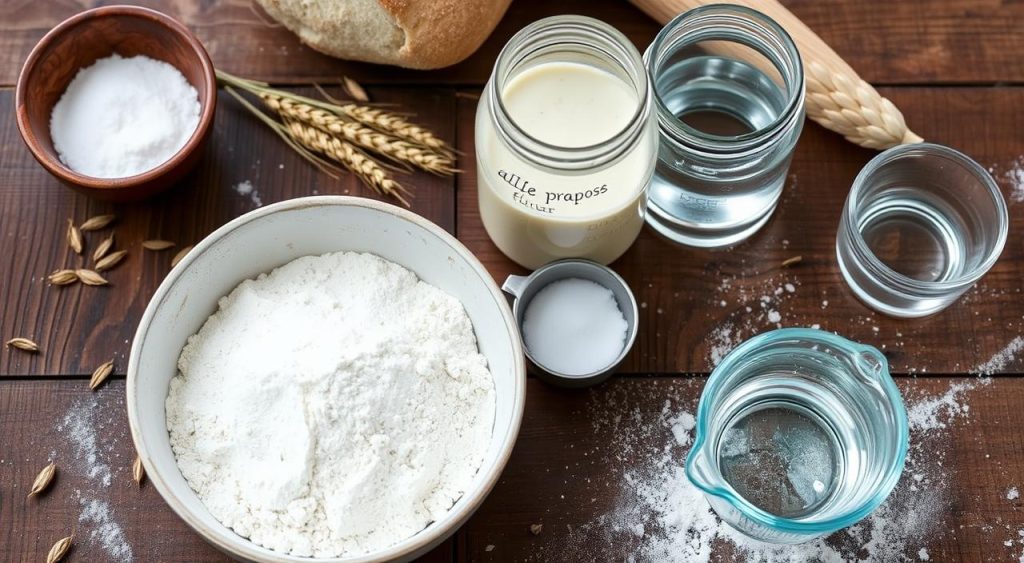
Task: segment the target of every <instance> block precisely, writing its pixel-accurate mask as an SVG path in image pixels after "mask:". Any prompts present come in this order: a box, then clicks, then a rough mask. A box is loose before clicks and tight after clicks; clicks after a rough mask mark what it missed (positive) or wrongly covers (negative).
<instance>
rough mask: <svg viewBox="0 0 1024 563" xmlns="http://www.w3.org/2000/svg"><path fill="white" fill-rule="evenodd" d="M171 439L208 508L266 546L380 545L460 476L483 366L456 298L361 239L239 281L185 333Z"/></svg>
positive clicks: (480, 439) (486, 428)
mask: <svg viewBox="0 0 1024 563" xmlns="http://www.w3.org/2000/svg"><path fill="white" fill-rule="evenodd" d="M178 368H179V370H180V373H179V374H178V376H177V377H175V378H174V379H173V380H172V381H171V386H170V393H169V395H168V397H167V426H168V429H169V431H170V437H171V448H172V449H173V450H174V454H175V456H176V457H177V460H178V466H179V467H180V468H181V472H182V474H183V475H184V476H185V479H186V480H187V481H188V483H189V484H190V485H191V486H192V488H193V489H194V490H195V491H196V493H198V495H199V498H201V499H202V501H203V503H204V504H205V505H206V507H207V508H208V509H209V510H210V512H211V513H212V514H213V515H214V516H215V517H216V518H217V519H218V520H220V521H221V522H222V523H223V524H225V525H226V526H229V527H230V528H232V529H233V530H235V532H237V533H238V534H240V535H242V536H245V537H248V538H250V539H251V540H252V541H254V542H255V543H257V544H260V545H262V546H265V547H267V548H270V549H273V550H276V551H280V552H285V553H291V554H293V555H311V556H318V557H329V556H339V555H358V554H364V553H367V552H371V551H375V550H378V549H383V548H386V547H388V546H390V545H393V544H395V543H396V542H398V541H401V540H403V539H405V538H408V537H410V536H412V535H413V534H415V533H417V532H419V531H420V530H422V529H423V528H424V527H425V526H426V525H427V524H429V523H430V522H432V521H434V520H436V519H437V518H439V517H441V516H442V515H444V514H445V513H446V512H447V511H448V510H449V509H450V508H451V506H452V504H453V503H454V502H455V501H456V500H458V499H459V497H460V496H462V495H463V493H464V492H465V491H466V490H467V488H468V487H469V486H470V484H471V481H472V479H473V477H474V475H475V474H476V472H477V470H478V469H479V467H480V464H481V463H482V461H483V457H484V453H485V451H486V449H487V445H488V442H489V440H490V436H491V430H492V426H493V422H494V381H493V378H492V376H491V373H490V371H489V370H488V368H487V364H486V360H485V358H484V357H483V356H482V355H481V354H480V353H479V352H478V350H477V346H476V339H475V337H474V335H473V327H472V325H471V324H470V320H469V317H468V316H467V315H466V312H465V310H464V309H463V308H462V305H461V303H459V301H458V300H456V299H455V298H453V297H451V296H450V295H448V294H446V293H444V292H442V291H440V290H439V289H437V288H435V287H433V286H431V285H428V284H426V283H424V282H421V281H419V280H418V279H417V278H416V276H415V275H414V274H413V273H411V272H410V271H408V270H406V269H405V268H403V267H401V266H399V265H397V264H394V263H391V262H388V261H386V260H383V259H381V258H379V257H377V256H373V255H370V254H356V253H350V252H346V253H336V254H326V255H324V256H310V257H305V258H300V259H298V260H295V261H293V262H290V263H289V264H286V265H285V266H282V267H281V268H278V269H277V270H274V271H273V272H271V273H270V274H269V275H261V276H260V277H259V278H257V279H256V280H247V281H245V282H242V284H241V285H239V286H238V287H237V288H235V289H234V290H233V291H232V292H231V294H230V295H228V296H227V297H224V298H223V299H221V300H220V309H219V310H218V311H217V313H215V314H214V315H213V316H211V317H210V318H209V320H207V322H206V324H204V325H203V327H202V329H201V330H200V331H199V332H198V333H197V334H196V335H194V336H192V337H190V338H189V341H188V344H187V345H186V346H185V348H184V349H183V350H182V352H181V358H180V359H179V360H178Z"/></svg>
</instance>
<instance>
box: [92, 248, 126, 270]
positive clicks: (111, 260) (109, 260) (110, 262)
mask: <svg viewBox="0 0 1024 563" xmlns="http://www.w3.org/2000/svg"><path fill="white" fill-rule="evenodd" d="M127 255H128V251H127V250H118V251H117V252H114V253H113V254H111V255H109V256H105V257H103V258H102V259H100V260H99V261H98V262H96V266H95V268H96V271H97V272H104V271H106V270H109V269H111V268H113V267H114V266H117V265H118V264H120V263H121V260H124V257H125V256H127Z"/></svg>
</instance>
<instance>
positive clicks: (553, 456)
mask: <svg viewBox="0 0 1024 563" xmlns="http://www.w3.org/2000/svg"><path fill="white" fill-rule="evenodd" d="M954 382H959V383H965V382H966V383H968V384H978V382H977V381H976V380H975V381H970V380H965V379H962V378H958V379H949V378H923V377H922V378H916V379H911V378H904V379H901V380H900V381H899V382H898V383H899V386H900V388H901V391H902V392H903V394H904V398H905V400H906V401H907V404H908V406H909V407H911V408H912V410H914V412H916V413H918V414H920V413H926V412H935V414H936V415H937V417H936V418H937V420H939V421H941V422H942V423H944V424H946V425H947V427H946V428H944V429H933V430H930V431H920V430H917V431H912V433H911V443H912V447H911V454H910V457H909V460H910V461H909V462H908V465H907V468H906V470H905V471H904V473H903V479H902V481H901V483H900V485H899V486H898V487H897V489H896V491H895V493H894V495H893V497H892V500H891V502H890V503H889V508H888V509H887V511H886V512H885V515H886V516H885V517H886V519H887V520H888V521H889V522H890V524H891V527H890V529H889V530H888V533H889V534H890V538H889V540H888V541H886V542H883V543H885V544H888V546H889V548H890V549H888V550H882V549H880V548H879V547H878V546H874V547H871V548H870V551H867V552H865V551H861V552H860V555H859V556H860V557H867V556H868V554H869V553H870V554H871V555H872V556H873V557H871V558H869V559H863V560H865V561H868V560H870V561H917V560H919V558H918V553H919V550H920V549H921V548H924V549H926V550H927V552H928V554H929V555H930V558H931V560H932V561H1017V559H1018V558H1019V557H1020V556H1021V554H1022V551H1024V545H1022V543H1021V541H1022V538H1021V536H1020V535H1019V532H1018V530H1021V529H1024V512H1022V511H1021V507H1022V504H1021V502H1022V501H1021V499H1020V498H1017V499H1008V498H1007V495H1008V492H1009V490H1010V488H1011V487H1018V488H1019V487H1020V486H1021V484H1022V483H1024V464H1022V462H1021V460H1022V455H1021V454H1022V453H1024V436H1022V434H1021V433H1020V431H1019V428H1020V427H1021V424H1022V423H1024V418H1022V414H1021V411H1020V408H1019V404H1020V401H1021V400H1024V395H1022V394H1024V379H1021V378H1016V377H1014V378H1000V379H994V380H992V383H991V384H990V385H988V386H984V385H982V386H979V387H978V388H976V389H974V390H971V391H966V392H964V393H963V394H962V395H960V396H959V397H958V398H956V399H955V401H954V402H956V404H966V405H968V406H969V407H970V410H969V413H967V414H962V415H960V416H952V417H951V416H950V415H951V413H950V411H947V410H944V409H937V410H934V411H933V410H932V409H929V408H928V406H927V405H928V401H929V400H931V399H934V398H936V397H941V396H943V395H944V394H945V393H946V392H947V391H948V390H949V388H950V385H951V384H952V383H954ZM702 387H703V378H693V379H690V378H681V377H666V378H654V379H637V378H628V379H627V378H619V379H617V380H612V381H611V382H609V383H606V384H604V385H601V386H599V387H596V388H594V389H592V390H589V391H581V392H565V391H559V390H555V389H553V388H551V387H547V386H545V385H543V384H542V383H539V382H537V381H533V380H531V382H530V386H529V391H528V394H529V400H528V401H527V411H526V417H525V420H524V423H523V427H522V430H521V432H520V434H519V440H518V442H517V444H516V449H515V452H514V453H513V455H512V459H511V461H510V462H509V465H508V466H507V467H506V469H505V472H504V474H503V476H502V479H501V481H500V482H499V484H498V486H497V487H496V488H495V490H494V491H493V492H492V493H491V495H490V496H489V497H488V499H487V501H486V502H485V503H484V505H483V506H482V507H481V509H480V511H479V512H477V514H476V515H475V516H474V517H473V519H472V520H470V522H469V523H468V524H467V525H466V526H465V527H464V528H463V534H464V535H463V538H464V540H465V542H466V546H467V547H466V549H467V551H466V556H465V557H466V560H469V561H523V560H531V561H625V560H637V561H668V560H674V561H692V560H693V559H690V558H689V557H688V556H687V553H688V552H683V551H682V550H679V549H676V550H674V551H672V552H671V555H672V558H670V559H666V558H665V557H664V556H662V557H657V556H651V554H649V553H647V554H646V556H645V552H644V551H643V548H644V547H645V546H648V547H649V546H652V545H658V544H659V542H661V541H664V540H665V539H666V538H675V540H676V541H682V540H683V538H682V537H680V535H679V534H674V535H673V534H666V533H665V532H664V531H663V529H661V528H660V525H659V523H658V520H657V517H658V516H659V515H661V514H666V512H667V511H665V510H663V509H652V508H651V507H652V505H651V504H649V503H647V502H645V501H644V500H643V499H642V495H641V493H644V492H646V493H652V492H653V493H654V494H658V493H659V492H660V493H661V494H666V493H668V492H670V491H678V490H679V486H678V483H679V481H678V480H681V479H685V477H684V476H683V474H682V471H681V469H680V467H681V465H682V463H683V460H684V459H685V455H686V452H687V451H688V447H687V446H688V444H687V445H680V444H679V443H678V442H677V438H676V437H675V436H674V434H673V431H672V428H671V427H672V426H673V424H674V419H675V418H676V417H677V416H678V414H679V413H680V412H683V411H686V412H689V413H691V414H695V413H696V410H695V409H696V403H697V400H698V397H699V395H700V392H701V389H702ZM914 407H916V409H914ZM666 460H667V461H666ZM915 475H919V476H920V477H919V479H920V480H918V479H915ZM912 487H916V488H917V490H913V489H912ZM1010 496H1013V495H1010ZM681 498H689V497H681ZM676 502H679V503H682V502H687V501H685V500H681V499H677V500H676ZM655 506H656V505H655ZM673 506H674V505H673ZM702 507H703V501H702V500H700V498H699V497H697V498H696V500H694V501H693V502H692V503H691V504H680V505H679V506H678V510H680V511H696V510H701V509H702ZM533 524H541V525H542V526H543V528H542V531H541V533H540V534H539V535H534V534H532V533H531V532H530V526H531V525H533ZM640 526H642V529H641V528H640ZM861 528H862V531H863V532H868V531H869V525H867V524H863V525H862V526H861ZM831 541H833V542H838V543H840V544H842V545H843V546H844V550H843V553H845V554H846V556H847V557H850V554H851V553H852V554H856V553H857V552H858V548H861V547H864V546H865V543H866V542H865V541H863V540H851V539H849V538H846V537H845V532H840V533H838V534H837V536H835V537H834V538H833V539H832V540H831ZM1007 541H1008V542H1010V543H1009V545H1004V542H1007ZM714 549H715V550H714V552H713V553H712V557H711V560H712V561H729V560H732V559H733V558H732V557H730V554H731V553H732V551H733V549H732V547H731V546H730V545H729V543H728V542H719V543H716V544H715V546H714ZM796 549H797V548H787V549H786V550H785V553H786V557H787V558H779V559H777V560H779V561H788V560H790V559H788V557H793V559H792V560H793V561H803V560H812V559H809V558H807V557H806V551H797V550H796ZM805 549H806V548H805ZM631 557H632V558H635V559H630V558H631ZM740 559H741V560H742V557H741V558H740ZM697 560H699V559H697ZM847 560H850V559H847Z"/></svg>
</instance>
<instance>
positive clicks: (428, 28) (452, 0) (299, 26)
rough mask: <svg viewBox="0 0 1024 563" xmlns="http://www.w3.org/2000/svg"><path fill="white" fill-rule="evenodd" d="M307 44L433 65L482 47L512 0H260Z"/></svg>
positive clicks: (347, 55) (352, 55)
mask: <svg viewBox="0 0 1024 563" xmlns="http://www.w3.org/2000/svg"><path fill="white" fill-rule="evenodd" d="M258 1H259V3H260V5H261V6H263V9H264V10H266V11H267V13H268V14H270V16H271V17H273V18H274V19H276V20H277V21H279V22H281V24H283V25H284V26H285V27H287V28H288V29H290V30H291V31H292V32H294V33H295V34H296V35H298V36H299V38H300V39H301V40H302V42H303V43H305V44H307V45H309V46H310V47H312V48H313V49H316V50H317V51H320V52H322V53H326V54H328V55H331V56H334V57H339V58H344V59H353V60H358V61H366V62H372V63H383V64H393V65H398V66H403V67H407V68H417V69H432V68H441V67H445V66H449V65H453V64H455V63H457V62H459V61H461V60H463V59H465V58H466V57H468V56H469V55H471V54H472V53H473V52H474V51H476V50H477V48H478V47H480V44H481V43H483V42H484V40H485V39H487V36H488V35H490V33H491V31H493V30H494V26H496V25H497V24H498V21H499V20H500V19H501V17H502V15H504V13H505V10H506V8H508V5H509V2H510V1H511V0H258Z"/></svg>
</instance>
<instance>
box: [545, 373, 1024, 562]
mask: <svg viewBox="0 0 1024 563" xmlns="http://www.w3.org/2000/svg"><path fill="white" fill-rule="evenodd" d="M694 381H696V383H694ZM699 382H700V380H692V381H686V382H679V383H676V384H673V385H663V386H659V387H658V388H657V389H654V390H652V389H640V388H638V387H637V386H630V385H628V384H625V383H620V382H613V383H611V384H609V388H606V389H604V390H602V391H600V392H599V393H597V392H595V393H594V395H592V398H591V401H590V402H589V404H588V406H587V409H586V410H587V411H588V413H590V415H591V416H593V417H594V418H593V420H594V422H593V424H594V428H593V431H594V433H595V435H597V436H601V437H604V436H607V437H608V441H607V445H603V446H602V447H601V448H600V450H595V451H594V452H588V455H603V456H607V457H608V459H609V461H607V462H603V463H602V464H601V465H600V466H601V467H606V466H609V467H610V468H611V469H610V474H609V476H608V481H609V483H608V484H607V485H606V486H608V487H609V488H610V489H612V490H617V491H618V499H617V501H616V502H615V503H614V505H613V506H612V508H611V509H610V510H608V511H607V512H605V513H604V514H602V515H600V516H598V517H597V518H595V519H593V520H591V521H587V522H583V523H581V524H574V525H572V526H571V528H570V529H568V530H566V531H565V533H563V534H560V535H559V536H558V537H557V538H555V537H552V538H551V541H549V542H548V543H546V544H544V545H541V546H538V553H537V555H536V556H535V557H534V560H537V561H550V560H563V559H572V560H591V559H599V558H600V557H601V555H602V554H606V553H608V552H609V550H612V549H616V550H620V551H621V550H622V549H623V548H624V547H625V548H627V549H629V550H630V552H631V553H633V554H634V555H633V556H632V557H631V558H630V559H629V561H633V562H658V563H673V562H679V563H706V562H710V561H719V560H731V558H732V557H734V556H735V557H738V558H739V559H740V560H746V561H752V562H764V563H782V562H789V563H796V562H801V563H802V562H833V561H835V562H839V561H884V562H890V561H917V560H943V558H942V557H939V556H938V555H936V554H933V553H931V552H929V549H928V544H929V543H930V542H931V541H933V539H934V538H935V537H936V536H937V535H939V534H941V535H944V536H948V537H952V538H954V539H955V538H956V535H957V530H956V529H955V528H950V527H949V526H948V525H947V523H946V521H945V517H946V514H948V513H949V511H950V510H951V509H952V507H953V502H954V499H955V495H954V492H953V487H954V486H955V483H954V482H953V481H952V476H951V474H950V472H949V471H948V470H947V468H946V466H947V464H946V463H945V461H946V460H945V456H946V452H947V451H950V449H951V445H950V437H949V434H948V430H947V428H948V427H949V426H950V425H952V424H954V423H956V424H970V423H971V420H970V417H969V415H968V413H969V412H970V409H969V408H968V405H967V397H968V393H969V392H970V391H971V390H972V389H975V388H980V387H983V386H985V385H988V384H989V380H987V379H981V380H978V381H977V382H974V383H975V384H974V385H973V386H959V385H954V386H953V387H951V388H950V389H949V390H946V391H943V392H940V393H936V394H929V393H923V392H917V391H914V390H913V388H911V389H910V390H906V389H905V391H904V399H905V402H906V405H907V407H908V410H909V411H911V412H912V413H914V414H913V416H912V422H911V447H910V451H909V454H908V457H907V462H906V467H905V469H904V472H903V475H902V477H901V479H900V482H899V484H898V485H897V487H896V489H895V490H894V491H893V493H892V494H891V495H890V497H889V499H888V500H887V501H886V502H885V503H883V504H882V505H881V507H879V509H878V510H876V511H875V512H874V513H873V514H871V515H870V516H868V517H867V518H865V519H864V520H862V521H861V522H859V523H858V524H856V525H854V526H851V527H850V528H847V529H844V530H840V531H838V532H836V533H834V534H832V535H831V536H829V537H827V538H824V539H821V540H817V541H814V542H811V543H807V544H802V545H796V546H779V545H772V544H766V543H762V542H759V541H756V540H753V539H750V538H748V537H746V536H744V535H742V534H741V533H739V532H737V531H735V530H733V529H732V528H731V527H729V526H728V525H726V524H724V523H722V522H721V521H720V520H719V519H718V517H717V516H716V515H715V514H714V512H713V511H712V510H711V507H710V506H709V505H708V503H707V500H706V499H705V497H704V495H703V493H702V492H701V491H700V490H699V489H697V488H696V487H694V486H693V485H692V484H690V482H689V480H688V479H687V478H686V475H685V471H684V464H685V458H686V454H687V452H688V450H689V447H690V445H691V443H692V440H693V428H694V416H693V415H694V413H695V412H696V411H695V409H696V404H695V400H694V397H695V396H696V395H697V394H698V393H697V392H696V390H694V389H692V387H693V386H695V385H698V384H699ZM684 387H690V389H685V388H684ZM681 396H685V397H687V399H685V400H684V399H680V397H681ZM655 397H664V404H663V406H662V408H661V409H660V411H655V412H652V411H650V410H649V409H646V408H643V407H642V406H643V405H647V404H650V403H651V402H652V400H653V399H654V398H655ZM602 444H604V442H602ZM606 464H607V465H606ZM586 479H587V481H588V482H589V481H590V477H586ZM595 485H596V484H595ZM547 529H548V528H545V531H547ZM1014 532H1016V528H1014ZM1015 539H1016V538H1015ZM1019 539H1021V540H1024V535H1022V536H1021V538H1019ZM1011 543H1013V542H1011ZM925 557H927V558H928V559H925Z"/></svg>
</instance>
